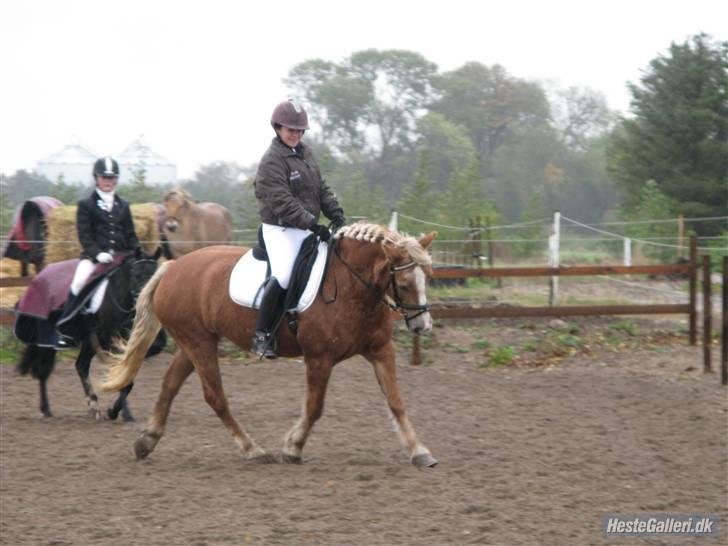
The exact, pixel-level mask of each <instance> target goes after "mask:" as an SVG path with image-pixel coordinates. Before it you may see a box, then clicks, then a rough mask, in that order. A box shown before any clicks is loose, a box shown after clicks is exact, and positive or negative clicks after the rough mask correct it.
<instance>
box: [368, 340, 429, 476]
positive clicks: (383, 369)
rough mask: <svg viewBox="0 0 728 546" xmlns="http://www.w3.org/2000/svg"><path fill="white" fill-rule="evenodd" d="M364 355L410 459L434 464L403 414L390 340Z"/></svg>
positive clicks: (414, 461)
mask: <svg viewBox="0 0 728 546" xmlns="http://www.w3.org/2000/svg"><path fill="white" fill-rule="evenodd" d="M364 356H365V358H366V359H367V360H368V361H369V362H371V363H372V365H373V366H374V373H375V374H376V376H377V381H378V382H379V386H380V387H381V389H382V392H383V393H384V396H386V398H387V403H388V404H389V410H390V411H391V413H392V417H393V419H394V421H395V423H396V424H397V431H398V432H399V435H400V439H401V440H402V443H403V444H404V446H405V447H406V448H407V450H408V451H409V456H410V461H411V462H412V464H414V465H415V466H417V467H419V468H423V467H432V466H435V465H436V464H437V459H435V458H434V457H433V456H432V455H431V454H430V451H429V450H428V449H427V448H426V447H425V446H424V445H422V444H421V443H420V441H419V440H418V439H417V434H415V429H414V427H413V426H412V423H410V420H409V419H408V418H407V415H405V411H404V402H403V401H402V397H401V396H400V394H399V385H398V384H397V372H396V365H395V353H394V345H393V344H392V343H391V342H390V343H387V344H386V345H385V346H384V347H382V348H380V349H378V350H377V351H373V352H370V353H367V354H365V355H364Z"/></svg>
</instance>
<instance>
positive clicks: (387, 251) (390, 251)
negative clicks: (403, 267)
mask: <svg viewBox="0 0 728 546" xmlns="http://www.w3.org/2000/svg"><path fill="white" fill-rule="evenodd" d="M382 250H384V255H385V256H386V257H387V260H388V261H390V262H393V261H394V260H396V259H397V257H399V256H400V255H401V253H400V251H399V250H398V249H397V248H396V247H395V246H394V245H388V244H386V243H385V244H383V245H382Z"/></svg>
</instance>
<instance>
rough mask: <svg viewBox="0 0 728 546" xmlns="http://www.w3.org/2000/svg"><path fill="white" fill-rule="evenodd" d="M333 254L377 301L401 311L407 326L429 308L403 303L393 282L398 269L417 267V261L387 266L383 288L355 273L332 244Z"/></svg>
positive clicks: (427, 305)
mask: <svg viewBox="0 0 728 546" xmlns="http://www.w3.org/2000/svg"><path fill="white" fill-rule="evenodd" d="M334 254H335V255H336V257H337V258H338V259H339V260H341V263H343V264H344V265H345V266H346V268H347V269H348V270H349V271H350V272H351V274H352V275H354V277H356V278H357V279H358V280H359V281H360V282H361V283H362V284H363V285H364V286H366V287H367V288H368V289H369V290H371V291H372V292H374V294H375V295H376V297H377V298H378V300H379V301H381V302H383V303H385V304H386V305H387V307H389V308H390V309H392V310H393V311H399V312H401V313H402V316H403V317H404V321H405V324H407V326H409V322H410V321H411V320H414V319H416V318H417V317H419V316H420V315H422V314H424V313H427V312H428V311H429V310H430V306H429V304H427V303H425V304H424V305H420V304H410V303H404V302H403V301H402V297H401V296H400V295H399V291H398V290H397V283H396V282H395V277H396V275H397V272H398V271H404V270H405V269H410V268H413V267H417V263H416V262H415V261H414V260H413V261H411V262H408V263H406V264H403V265H398V266H390V267H389V280H388V281H387V284H386V286H385V287H384V289H381V288H379V287H378V286H376V285H374V284H372V283H370V282H369V281H367V280H366V279H365V278H364V277H362V276H361V275H360V274H359V273H357V272H356V271H355V270H354V268H353V267H351V265H350V264H349V262H347V261H346V260H345V259H344V257H343V256H342V255H341V253H340V252H339V247H338V246H336V245H335V246H334ZM390 285H391V286H392V291H393V292H394V298H392V297H391V296H390V295H389V294H387V289H388V288H389V287H390ZM407 311H417V312H416V313H414V314H412V315H408V314H407Z"/></svg>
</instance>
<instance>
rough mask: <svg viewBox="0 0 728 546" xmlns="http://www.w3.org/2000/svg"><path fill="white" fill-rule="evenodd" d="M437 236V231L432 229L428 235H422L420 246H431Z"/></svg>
mask: <svg viewBox="0 0 728 546" xmlns="http://www.w3.org/2000/svg"><path fill="white" fill-rule="evenodd" d="M435 237H437V232H436V231H431V232H430V233H428V234H427V235H423V236H422V237H420V240H419V243H420V246H421V247H422V248H427V247H428V246H430V245H431V244H432V241H433V240H434V239H435Z"/></svg>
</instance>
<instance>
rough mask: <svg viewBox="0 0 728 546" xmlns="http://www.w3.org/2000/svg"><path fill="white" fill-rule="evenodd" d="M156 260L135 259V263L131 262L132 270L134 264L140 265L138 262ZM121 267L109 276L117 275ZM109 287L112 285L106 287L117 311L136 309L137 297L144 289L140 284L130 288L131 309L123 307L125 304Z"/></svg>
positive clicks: (127, 311) (129, 311) (128, 311)
mask: <svg viewBox="0 0 728 546" xmlns="http://www.w3.org/2000/svg"><path fill="white" fill-rule="evenodd" d="M156 261H157V260H153V259H151V258H142V259H141V260H134V263H133V264H131V267H132V270H133V269H134V266H135V265H138V264H141V263H145V262H156ZM120 269H121V268H119V269H116V270H115V271H112V272H111V274H109V277H111V276H113V275H115V274H116V273H118V271H119V270H120ZM109 288H110V287H107V288H106V289H107V290H108V294H109V299H110V300H111V303H112V304H113V305H114V307H116V309H117V311H121V312H122V313H131V312H132V311H134V307H135V305H136V300H137V298H138V297H139V294H140V293H141V291H142V289H141V287H138V286H137V287H134V288H132V289H131V290H130V292H131V299H132V304H131V307H130V308H129V309H126V308H124V307H123V306H122V305H121V304H120V303H119V301H118V300H117V299H116V297H115V296H114V291H113V290H109Z"/></svg>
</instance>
